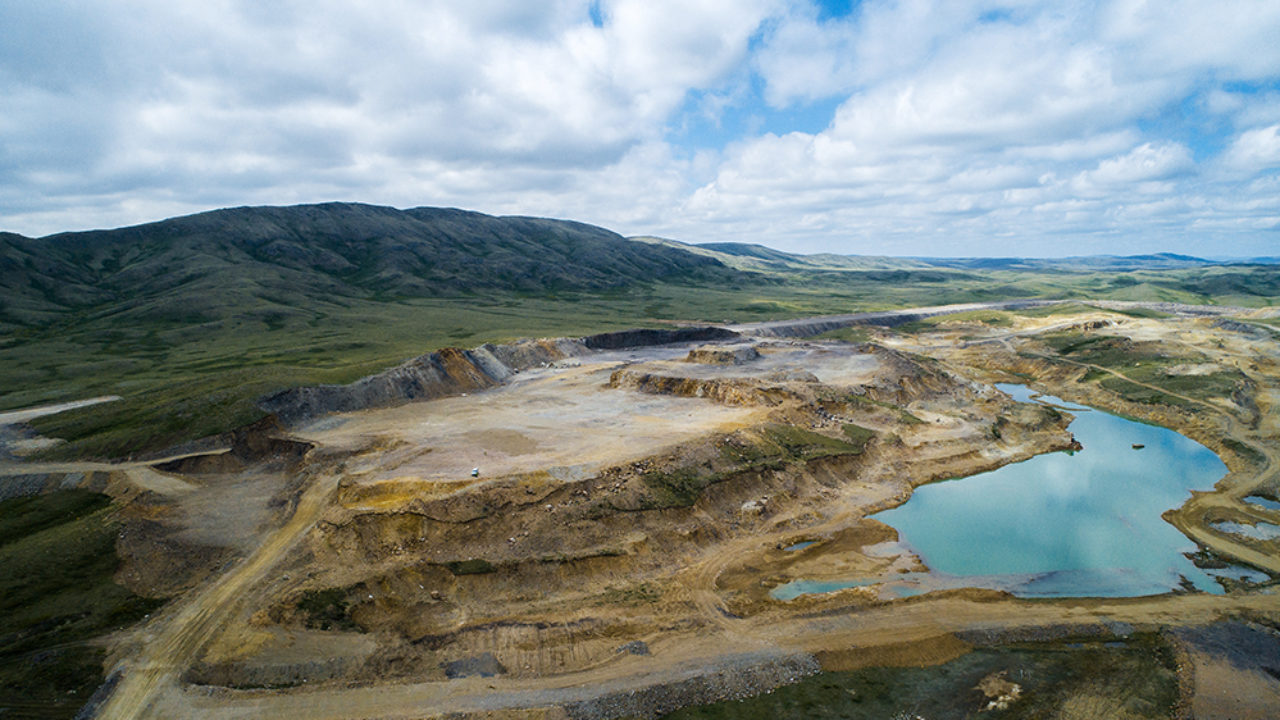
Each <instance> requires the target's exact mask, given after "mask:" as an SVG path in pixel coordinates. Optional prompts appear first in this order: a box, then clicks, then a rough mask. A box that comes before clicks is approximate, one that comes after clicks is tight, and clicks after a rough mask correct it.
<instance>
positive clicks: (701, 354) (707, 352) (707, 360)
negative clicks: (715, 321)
mask: <svg viewBox="0 0 1280 720" xmlns="http://www.w3.org/2000/svg"><path fill="white" fill-rule="evenodd" d="M759 357H760V353H759V352H758V351H757V350H756V349H755V348H754V347H752V346H751V345H739V346H737V347H700V348H694V349H692V350H690V351H689V356H688V357H686V358H685V362H691V363H702V364H706V365H744V364H746V363H749V362H751V361H752V360H756V359H758V358H759Z"/></svg>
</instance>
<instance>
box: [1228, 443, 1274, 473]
mask: <svg viewBox="0 0 1280 720" xmlns="http://www.w3.org/2000/svg"><path fill="white" fill-rule="evenodd" d="M1222 444H1223V445H1224V446H1226V448H1227V449H1228V450H1230V451H1231V452H1233V453H1235V454H1236V455H1239V456H1240V457H1242V458H1244V460H1245V462H1247V463H1249V464H1250V465H1254V466H1261V465H1264V464H1266V462H1267V456H1266V455H1263V454H1262V452H1261V451H1259V450H1258V449H1257V448H1254V447H1253V446H1252V445H1246V444H1245V443H1242V442H1240V441H1239V440H1236V439H1235V438H1230V437H1229V438H1223V439H1222Z"/></svg>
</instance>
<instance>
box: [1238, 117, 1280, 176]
mask: <svg viewBox="0 0 1280 720" xmlns="http://www.w3.org/2000/svg"><path fill="white" fill-rule="evenodd" d="M1224 159H1225V161H1226V163H1227V165H1229V166H1231V167H1233V168H1238V169H1243V170H1248V171H1254V172H1257V171H1261V170H1271V171H1278V170H1280V125H1272V126H1270V127H1264V128H1254V129H1253V130H1248V131H1246V132H1243V133H1241V134H1240V135H1239V137H1237V138H1236V139H1235V141H1234V142H1232V143H1231V147H1229V148H1228V149H1227V152H1226V155H1225V158H1224Z"/></svg>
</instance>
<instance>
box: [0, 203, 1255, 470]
mask: <svg viewBox="0 0 1280 720" xmlns="http://www.w3.org/2000/svg"><path fill="white" fill-rule="evenodd" d="M638 241H639V242H638ZM1277 296H1280V266H1275V265H1263V264H1255V265H1246V264H1239V265H1223V264H1213V263H1209V262H1208V261H1204V260H1200V259H1197V258H1187V257H1182V256H1171V255H1156V256H1138V257H1129V258H1123V257H1098V258H1064V259H1054V260H1038V259H1017V258H1015V259H987V258H980V259H969V260H965V259H960V260H955V259H942V260H939V259H924V258H895V257H887V256H843V255H831V254H825V255H795V254H791V253H785V252H781V251H777V250H773V249H771V248H768V247H765V246H761V245H745V244H740V243H715V244H710V245H689V244H686V243H681V242H678V241H674V240H664V239H659V238H635V239H631V240H628V239H626V238H623V237H621V236H620V235H618V234H616V233H613V232H611V231H608V230H605V229H602V228H598V227H592V226H589V225H583V224H580V223H575V222H567V221H560V220H547V219H538V218H522V217H492V216H488V215H483V214H480V213H474V212H466V211H463V210H453V209H441V208H415V209H410V210H396V209H393V208H387V207H376V206H369V205H359V204H349V203H329V204H323V205H302V206H293V207H257V208H233V209H227V210H218V211H214V212H208V213H202V214H199V215H192V216H188V217H181V218H174V219H170V220H164V221H161V222H155V223H149V224H146V225H139V226H136V227H129V228H122V229H117V230H102V231H92V232H81V233H63V234H58V235H51V236H48V237H44V238H28V237H23V236H20V235H14V234H9V233H0V410H3V409H9V408H17V407H25V406H30V405H37V404H42V403H49V402H60V401H66V400H76V399H81V398H85V397H93V396H98V395H120V396H122V397H123V400H121V401H119V402H114V403H106V404H102V405H95V406H93V407H89V408H85V409H82V410H76V411H72V412H67V413H63V414H60V415H54V416H50V417H46V418H42V419H40V420H39V421H37V422H36V426H37V429H39V430H40V431H41V432H43V433H44V434H46V435H49V436H52V437H59V438H65V439H67V440H69V441H70V442H68V443H67V444H66V445H63V446H62V447H60V448H58V449H57V450H55V451H54V452H55V453H56V454H60V455H67V456H69V455H94V456H115V457H118V456H125V455H137V454H142V453H148V452H154V451H157V450H160V449H162V448H165V447H168V446H171V445H173V444H175V443H180V442H183V441H187V440H191V439H194V438H199V437H203V436H206V435H211V434H215V433H218V432H222V431H225V430H228V429H231V428H233V427H236V426H239V425H243V424H246V423H249V422H252V421H254V420H256V419H258V418H260V417H261V416H262V414H263V411H262V410H261V409H259V408H258V407H257V405H256V401H257V399H258V398H260V397H262V396H264V395H267V394H270V393H273V392H277V391H279V390H282V389H285V388H289V387H293V386H298V385H313V384H318V383H341V382H350V381H352V380H355V379H356V378H359V377H361V376H363V375H368V374H371V373H374V372H377V371H379V370H381V369H384V368H386V367H389V366H391V365H394V364H397V363H399V362H401V361H402V360H404V359H406V358H410V357H414V356H417V355H421V354H423V353H426V352H430V351H433V350H436V349H438V348H441V347H445V346H456V347H474V346H476V345H479V344H481V343H484V342H504V341H508V340H513V339H516V338H519V337H530V336H553V335H561V336H564V335H569V336H572V335H585V334H590V333H598V332H607V331H610V330H620V329H624V328H629V327H637V326H650V327H652V326H655V325H660V324H663V323H671V322H681V321H701V322H707V321H711V322H725V321H733V322H745V321H755V320H773V319H782V318H787V317H800V316H805V315H820V314H834V313H848V312H857V311H868V310H884V309H890V308H895V307H904V306H911V305H933V304H945V303H956V302H975V301H982V300H1002V299H1011V298H1019V297H1047V298H1066V297H1079V298H1085V299H1133V300H1172V301H1178V302H1189V303H1212V302H1219V303H1231V304H1247V305H1255V306H1261V305H1270V304H1273V303H1275V302H1276V299H1277Z"/></svg>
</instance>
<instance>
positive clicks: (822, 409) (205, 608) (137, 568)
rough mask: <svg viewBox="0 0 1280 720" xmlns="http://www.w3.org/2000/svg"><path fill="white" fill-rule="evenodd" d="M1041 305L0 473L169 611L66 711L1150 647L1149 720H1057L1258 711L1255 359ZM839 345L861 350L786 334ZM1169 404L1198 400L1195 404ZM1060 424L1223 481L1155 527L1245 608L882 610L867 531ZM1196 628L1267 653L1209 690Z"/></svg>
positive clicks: (741, 349)
mask: <svg viewBox="0 0 1280 720" xmlns="http://www.w3.org/2000/svg"><path fill="white" fill-rule="evenodd" d="M1052 305H1053V303H1051V302H1046V301H1039V302H1027V303H1003V304H991V305H983V306H982V308H984V309H992V310H998V311H1001V312H1005V313H1007V314H1008V317H1009V318H1011V320H1010V322H1009V323H1004V324H997V325H993V324H988V323H982V322H975V321H969V320H964V319H957V320H954V321H949V320H947V319H946V316H947V315H949V314H955V313H959V312H961V311H971V310H974V309H975V306H964V307H959V306H957V307H948V308H923V309H918V310H913V311H904V312H899V313H878V314H868V315H856V316H845V317H838V318H816V319H812V320H805V321H791V322H783V323H764V324H757V325H741V326H724V327H697V328H694V327H689V328H680V329H674V330H655V331H635V332H622V333H610V334H606V335H597V336H590V337H585V338H560V339H539V340H527V341H520V342H516V343H513V344H508V345H484V346H481V347H478V348H474V349H470V350H461V349H446V350H441V351H438V352H435V353H431V354H429V355H424V356H422V357H419V358H416V359H414V360H411V361H409V362H407V363H405V364H403V365H401V366H399V367H396V368H393V369H390V370H388V371H386V372H383V373H380V374H378V375H374V376H371V377H368V378H365V379H363V380H361V381H359V382H356V383H353V384H351V385H345V386H326V387H312V388H297V389H293V390H289V391H286V392H283V393H280V394H278V395H274V396H271V397H267V398H264V399H263V400H262V403H261V406H262V407H263V409H265V410H267V411H268V412H270V413H271V417H270V418H268V419H267V420H265V421H263V422H261V423H258V424H256V425H253V426H250V427H246V428H243V429H241V430H239V431H236V432H234V433H231V434H229V435H227V436H224V437H220V438H216V439H215V442H212V443H207V444H205V445H203V446H200V447H191V448H185V449H183V452H180V453H179V452H175V453H173V454H171V455H169V456H167V457H163V458H153V459H150V460H147V461H136V462H132V463H120V464H97V465H95V464H91V463H76V464H69V465H39V464H35V463H30V462H28V463H14V464H9V465H5V470H4V472H5V473H6V474H7V475H8V476H9V477H8V478H7V480H8V481H9V482H10V484H11V485H18V484H21V485H22V486H23V487H26V488H27V489H28V490H29V491H31V490H33V489H34V490H38V489H40V488H45V487H70V486H79V487H85V488H89V489H93V490H96V491H100V492H105V493H108V494H110V495H111V496H113V497H114V498H115V499H116V500H117V502H118V503H119V506H120V508H121V509H120V510H119V511H118V512H119V515H120V517H121V522H122V527H123V529H122V531H121V534H120V536H119V539H118V543H117V549H118V552H119V554H120V555H121V557H122V558H123V566H122V569H121V570H120V572H119V574H118V580H119V581H120V582H122V583H124V584H126V585H127V586H128V587H129V588H130V589H131V590H133V591H134V592H137V593H139V594H141V595H144V596H147V597H166V598H171V599H170V600H169V602H168V603H167V604H166V605H165V606H164V607H163V608H162V609H161V610H159V611H157V612H155V613H153V614H152V615H151V617H150V618H148V619H147V620H146V621H145V622H144V623H142V624H141V625H139V626H136V627H134V628H132V629H130V630H128V631H127V632H124V633H120V634H118V635H116V636H113V637H112V638H111V643H110V648H109V654H108V658H107V663H106V667H107V670H108V678H107V682H106V684H105V685H104V686H103V687H102V688H101V689H100V690H99V692H98V693H97V695H96V696H95V697H94V699H93V701H92V702H91V703H90V705H89V706H87V707H86V709H85V710H84V711H83V715H84V716H85V717H100V718H128V717H140V718H141V717H146V718H178V717H184V718H266V717H281V718H284V717H306V718H309V720H323V719H328V718H334V719H336V718H356V717H359V718H428V717H450V718H459V717H461V718H471V717H474V718H481V717H484V718H507V717H541V718H617V717H645V718H652V717H658V716H661V715H663V714H666V713H669V712H672V711H675V710H678V709H680V708H686V707H689V706H693V705H699V704H705V703H713V702H719V701H725V700H732V699H740V698H747V697H751V696H755V695H758V694H760V693H763V692H765V691H770V690H773V689H774V688H780V687H783V686H788V685H792V684H795V683H800V682H803V681H804V680H805V678H809V677H812V676H815V675H817V674H819V673H824V672H842V671H850V670H856V669H858V668H874V667H931V666H938V665H941V664H944V663H947V662H950V661H953V660H955V659H957V658H961V657H964V656H966V654H968V653H973V652H976V651H979V650H982V649H984V648H986V649H990V648H998V647H1005V646H1007V645H1008V644H1009V643H1030V642H1048V641H1054V640H1060V639H1063V638H1068V639H1070V638H1082V637H1083V638H1089V639H1090V640H1089V642H1096V643H1098V644H1099V647H1102V646H1103V644H1105V643H1118V644H1123V643H1124V642H1126V641H1127V639H1128V638H1132V637H1135V636H1138V635H1143V636H1144V637H1145V636H1147V635H1152V634H1154V635H1156V636H1159V637H1161V638H1163V641H1162V642H1165V643H1167V645H1168V647H1171V648H1173V650H1172V651H1171V652H1173V653H1174V655H1173V656H1171V657H1173V658H1174V659H1173V660H1171V661H1170V663H1169V668H1170V669H1169V673H1170V678H1171V680H1170V682H1171V683H1173V684H1174V686H1176V698H1175V700H1174V703H1173V705H1172V707H1169V708H1163V709H1162V708H1157V709H1156V710H1151V713H1152V714H1142V713H1143V712H1146V711H1141V712H1140V711H1139V710H1140V709H1139V710H1134V709H1133V708H1129V709H1125V708H1126V707H1128V706H1125V705H1124V704H1123V703H1124V702H1125V700H1124V697H1125V696H1123V695H1117V694H1116V693H1115V692H1111V691H1109V690H1107V689H1106V688H1099V687H1093V688H1092V689H1088V688H1086V689H1080V688H1076V689H1074V690H1069V691H1063V692H1066V694H1065V695H1062V696H1060V697H1057V698H1056V699H1055V700H1054V702H1056V703H1057V705H1056V707H1058V708H1060V709H1061V708H1065V709H1066V710H1062V713H1065V714H1059V715H1056V716H1057V717H1174V716H1181V717H1189V716H1191V715H1192V714H1193V713H1195V714H1196V716H1198V717H1217V716H1219V715H1214V712H1216V711H1215V710H1214V708H1219V709H1221V708H1227V711H1229V712H1237V713H1238V714H1237V715H1234V716H1235V717H1274V716H1275V713H1273V714H1272V715H1265V714H1262V713H1265V712H1268V708H1269V709H1270V711H1278V710H1277V709H1278V708H1280V704H1278V703H1280V690H1278V689H1277V688H1280V682H1278V681H1277V679H1276V678H1277V677H1280V675H1277V674H1278V673H1280V669H1277V667H1280V661H1277V660H1276V659H1275V658H1276V657H1280V656H1278V655H1272V656H1271V657H1270V658H1267V657H1263V656H1265V655H1266V653H1267V652H1269V651H1267V650H1265V648H1274V647H1280V645H1277V644H1276V639H1275V638H1276V631H1275V628H1276V627H1280V598H1278V597H1277V595H1276V589H1275V588H1276V586H1275V583H1274V578H1275V577H1276V576H1277V574H1280V535H1277V534H1274V533H1271V532H1270V531H1269V530H1268V528H1276V527H1277V525H1278V524H1280V504H1277V503H1276V501H1277V500H1280V480H1278V479H1277V474H1278V472H1280V465H1278V464H1277V461H1278V457H1280V416H1277V414H1276V412H1275V410H1274V404H1275V403H1276V401H1277V398H1278V397H1280V396H1278V395H1277V393H1280V343H1277V340H1276V336H1275V332H1274V331H1273V330H1266V329H1264V328H1263V326H1262V325H1259V324H1254V323H1252V322H1250V318H1251V317H1252V313H1254V312H1255V311H1246V310H1236V309H1231V308H1196V307H1183V306H1167V307H1162V308H1160V309H1159V310H1160V312H1158V313H1157V312H1150V313H1146V315H1148V316H1146V317H1144V316H1142V315H1143V314H1141V313H1133V312H1130V313H1129V314H1126V313H1125V312H1122V311H1125V310H1127V309H1128V310H1131V309H1132V308H1131V307H1130V306H1128V305H1125V306H1121V305H1120V304H1113V305H1111V306H1109V307H1103V306H1101V305H1096V306H1091V307H1082V308H1078V309H1076V310H1071V311H1069V312H1063V313H1053V312H1039V313H1034V312H1028V313H1026V314H1018V311H1020V310H1026V309H1028V308H1031V309H1036V308H1038V309H1044V308H1047V307H1050V306H1052ZM960 317H963V316H960ZM922 319H931V321H932V322H931V324H928V325H927V327H925V328H924V329H917V330H916V331H913V332H909V333H908V332H898V331H896V330H895V329H894V328H895V327H896V326H899V325H901V324H902V323H904V322H907V321H914V322H917V324H918V323H919V321H920V320H922ZM846 327H859V328H863V329H864V331H865V333H866V337H867V340H866V341H865V342H840V341H833V340H823V339H814V338H815V337H817V336H818V335H820V334H821V333H823V332H827V331H830V330H833V329H838V328H846ZM1073 343H1076V344H1075V345H1073ZM1104 349H1105V350H1106V351H1105V352H1103V350H1104ZM1189 378H1190V379H1191V380H1195V379H1196V378H1217V379H1218V380H1221V381H1223V382H1228V385H1225V386H1224V387H1226V390H1224V391H1223V392H1221V393H1219V394H1216V395H1213V396H1204V395H1198V394H1197V393H1196V392H1195V391H1194V389H1195V388H1197V387H1201V386H1197V385H1196V383H1195V382H1192V381H1191V380H1188V379H1189ZM1167 379H1172V380H1169V382H1165V381H1166V380H1167ZM1175 381H1176V382H1175ZM997 383H1014V384H1018V385H1022V386H1026V387H1029V388H1030V389H1032V390H1034V391H1038V392H1042V393H1046V394H1049V395H1053V396H1056V398H1059V399H1062V400H1063V401H1065V402H1066V403H1074V404H1078V406H1077V407H1076V408H1075V409H1072V407H1065V406H1064V405H1062V404H1056V405H1055V404H1052V403H1045V402H1024V401H1018V400H1015V399H1014V398H1013V397H1012V396H1011V395H1010V394H1009V393H1007V392H1005V391H1002V390H1001V389H999V388H997V387H996V384H997ZM1188 388H1191V389H1188ZM1086 406H1087V407H1086ZM1087 408H1096V409H1098V411H1107V412H1109V413H1115V414H1119V415H1123V416H1125V417H1127V418H1131V419H1137V420H1141V421H1144V422H1147V423H1152V424H1156V425H1160V426H1163V427H1165V428H1169V429H1172V430H1175V431H1177V432H1178V433H1181V434H1182V435H1185V436H1186V437H1189V438H1191V439H1193V440H1195V441H1196V442H1198V443H1200V444H1201V445H1203V446H1204V447H1206V448H1208V449H1209V450H1211V451H1212V452H1213V453H1214V454H1216V456H1217V457H1218V458H1219V459H1220V460H1221V461H1222V463H1224V464H1225V466H1226V468H1227V470H1226V472H1225V475H1224V476H1222V477H1221V478H1220V479H1217V480H1216V484H1215V485H1213V486H1212V487H1210V488H1206V489H1204V490H1202V491H1197V492H1194V493H1191V494H1188V495H1187V497H1186V501H1185V502H1184V503H1183V504H1181V505H1180V506H1178V507H1174V508H1169V509H1168V511H1167V512H1166V513H1165V520H1166V521H1167V522H1168V523H1170V524H1172V526H1174V527H1176V528H1177V530H1179V531H1180V532H1181V534H1182V535H1183V536H1185V538H1186V543H1187V545H1188V546H1190V547H1191V548H1192V549H1193V550H1195V551H1196V552H1195V554H1196V557H1198V558H1199V559H1200V561H1201V564H1202V565H1209V564H1212V563H1218V564H1220V565H1222V566H1230V567H1239V568H1242V569H1243V570H1242V572H1245V573H1246V574H1247V577H1248V579H1242V580H1237V581H1231V582H1228V581H1226V580H1224V581H1223V586H1222V587H1221V588H1218V589H1217V590H1215V591H1214V592H1205V591H1202V590H1197V589H1195V588H1187V587H1176V586H1175V587H1171V588H1170V589H1169V590H1168V591H1167V592H1161V593H1158V594H1154V595H1143V596H1139V597H1071V596H1057V597H1020V596H1018V595H1017V594H1016V593H1012V592H1009V591H1006V590H1001V589H997V588H993V587H990V586H987V587H983V586H981V585H980V584H978V585H974V586H966V585H965V583H964V582H959V583H958V584H957V583H952V585H951V586H948V587H945V588H940V589H933V590H930V591H927V592H920V593H917V594H910V595H903V594H895V593H891V592H887V591H886V588H887V587H888V586H889V584H890V583H892V582H893V581H894V579H895V578H899V577H901V576H904V575H913V576H928V575H929V573H930V572H931V571H932V570H931V568H930V566H929V563H928V561H927V558H924V557H921V556H920V554H918V553H916V552H914V551H913V549H912V547H911V545H910V543H909V540H910V538H906V539H905V541H904V539H903V538H901V537H900V536H899V532H898V531H897V530H895V529H894V528H893V527H892V526H890V525H888V524H885V523H884V522H881V521H879V520H877V519H875V518H873V517H871V516H873V515H875V514H876V513H878V512H881V511H884V510H887V509H889V508H894V507H897V506H899V505H902V504H903V503H906V502H908V500H909V499H910V498H911V497H912V494H913V491H914V490H915V489H917V488H919V487H920V486H922V485H925V484H927V483H933V482H936V481H943V480H950V479H954V478H966V477H968V476H973V475H977V474H979V473H984V472H987V471H991V470H993V469H996V468H1000V467H1002V466H1006V465H1009V464H1011V463H1019V462H1022V461H1026V460H1028V459H1030V458H1033V457H1034V456H1037V455H1041V454H1044V453H1051V452H1055V451H1068V452H1071V451H1080V450H1081V445H1080V443H1079V442H1078V441H1077V439H1076V438H1075V437H1074V436H1073V431H1072V427H1071V423H1072V421H1073V419H1074V418H1075V417H1076V415H1077V414H1078V413H1079V412H1081V411H1085V410H1087ZM1126 447H1127V446H1126ZM1152 451H1153V449H1152V448H1147V449H1144V450H1141V452H1148V453H1149V452H1152ZM1083 452H1084V453H1088V452H1089V448H1088V447H1087V446H1085V447H1084V448H1083ZM1131 452H1138V450H1136V449H1135V450H1133V451H1131ZM1144 457H1152V456H1150V455H1147V456H1144ZM959 482H961V483H963V482H965V480H959ZM848 578H856V579H857V582H856V583H845V584H844V585H843V586H840V587H835V588H834V589H831V590H829V591H813V592H804V593H798V594H794V595H793V596H790V597H788V598H787V599H782V596H780V595H779V593H778V592H777V591H778V588H781V587H783V586H787V585H788V584H789V583H794V582H796V581H801V580H803V581H809V582H812V583H815V585H814V586H815V587H820V586H821V585H822V583H823V582H824V581H839V580H842V579H848ZM837 585H839V583H837ZM1224 622H1227V623H1232V627H1241V628H1246V630H1247V632H1251V633H1253V634H1254V636H1257V637H1260V638H1262V641H1263V642H1262V645H1260V647H1263V648H1264V650H1263V651H1259V653H1255V655H1254V656H1253V657H1252V659H1248V658H1246V659H1245V660H1241V661H1239V662H1226V661H1225V660H1223V659H1222V655H1221V653H1220V652H1218V651H1216V650H1215V649H1214V648H1215V647H1217V646H1215V645H1214V643H1213V642H1212V639H1213V637H1217V636H1214V635H1213V634H1212V629H1213V628H1220V627H1221V624H1222V623H1224ZM1197 633H1199V634H1197ZM1144 634H1145V635H1144ZM1206 638H1209V639H1206ZM1268 638H1269V639H1268ZM1267 642H1270V643H1272V644H1271V645H1267V644H1266V643H1267ZM1219 649H1220V648H1219ZM1215 653H1216V654H1215ZM1251 663H1252V664H1251ZM991 677H995V678H996V679H995V680H991V679H990V678H991ZM1014 680H1016V678H1014V676H1012V675H1009V676H1007V677H1006V676H1004V675H999V676H998V677H997V676H990V677H989V678H988V679H987V680H984V681H983V682H984V683H986V685H983V686H982V687H985V688H986V689H987V690H990V689H991V688H993V687H994V688H996V690H992V691H991V692H986V690H982V691H981V692H980V691H979V690H972V691H971V692H973V693H974V695H975V698H976V699H975V700H973V701H972V702H971V703H970V704H971V708H970V710H968V711H966V712H970V711H971V712H973V713H976V712H978V711H979V710H981V709H982V708H984V707H987V706H990V707H992V708H995V707H996V706H997V705H998V704H999V703H1001V702H1003V703H1004V705H1003V706H1001V707H1003V708H1006V709H1007V708H1015V709H1016V708H1017V707H1018V703H1019V702H1028V701H1027V700H1025V699H1024V698H1030V697H1031V696H1032V694H1033V691H1032V690H1030V689H1025V690H1024V689H1022V688H1021V686H1019V685H1015V684H1014V682H1013V681H1014ZM1020 682H1021V683H1022V684H1023V685H1025V684H1026V683H1027V681H1026V680H1022V681H1020ZM1015 687H1016V688H1018V689H1016V690H1015V689H1012V688H1015ZM1073 687H1074V686H1073ZM1109 692H1110V693H1111V694H1108V693H1109ZM1116 692H1119V691H1116ZM984 693H985V694H984ZM1073 693H1074V694H1073ZM1224 693H1225V695H1224ZM1227 696H1230V698H1234V699H1230V698H1228V699H1223V698H1226V697H1227ZM964 702H969V701H964ZM1233 702H1234V703H1236V704H1235V705H1231V704H1230V703H1233ZM1073 703H1074V704H1073ZM1082 703H1083V704H1082ZM1089 703H1092V704H1089ZM1108 703H1110V704H1108ZM1224 703H1226V704H1224ZM1135 707H1136V706H1135ZM1071 708H1075V709H1076V710H1075V711H1072V712H1076V714H1071V713H1069V712H1067V710H1070V709H1071ZM1081 708H1094V711H1095V713H1094V714H1089V713H1088V712H1085V711H1084V710H1082V709H1081ZM902 709H903V710H904V711H906V710H910V708H906V707H904V708H902ZM1001 711H1003V710H1001ZM1278 712H1280V711H1278ZM1123 713H1129V714H1123ZM1160 713H1164V714H1160ZM1049 716H1050V715H1043V717H1049ZM1221 716H1223V717H1225V716H1226V715H1221Z"/></svg>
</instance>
